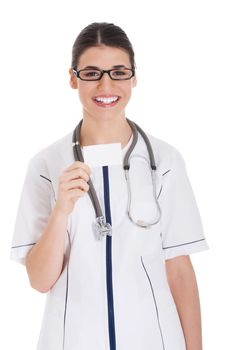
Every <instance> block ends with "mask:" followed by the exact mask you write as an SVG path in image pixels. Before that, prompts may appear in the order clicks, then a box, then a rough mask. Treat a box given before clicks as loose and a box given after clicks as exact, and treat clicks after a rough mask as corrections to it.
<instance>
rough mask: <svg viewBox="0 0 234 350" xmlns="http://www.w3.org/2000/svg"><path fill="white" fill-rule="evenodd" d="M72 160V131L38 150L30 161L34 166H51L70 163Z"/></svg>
mask: <svg viewBox="0 0 234 350" xmlns="http://www.w3.org/2000/svg"><path fill="white" fill-rule="evenodd" d="M72 161H73V150H72V132H69V133H68V134H66V135H65V136H63V137H61V138H59V139H57V140H56V141H54V142H52V143H50V144H48V145H47V146H45V147H43V148H42V149H40V150H39V151H38V152H36V153H35V154H34V155H33V156H32V157H31V158H30V161H29V163H30V164H31V165H32V166H34V167H40V168H41V167H46V168H50V167H51V166H56V164H63V166H65V165H66V164H68V165H69V164H70V163H71V162H72Z"/></svg>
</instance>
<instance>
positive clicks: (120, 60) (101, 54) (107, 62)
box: [78, 45, 130, 69]
mask: <svg viewBox="0 0 234 350" xmlns="http://www.w3.org/2000/svg"><path fill="white" fill-rule="evenodd" d="M116 65H123V66H126V67H130V59H129V55H128V53H127V52H126V51H125V50H124V49H121V48H117V47H110V46H104V45H102V46H95V47H90V48H88V49H86V50H85V51H84V52H83V53H82V55H81V56H80V59H79V64H78V67H79V69H82V68H84V67H85V66H96V67H99V68H103V69H105V68H109V67H112V66H116Z"/></svg>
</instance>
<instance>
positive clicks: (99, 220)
mask: <svg viewBox="0 0 234 350" xmlns="http://www.w3.org/2000/svg"><path fill="white" fill-rule="evenodd" d="M126 120H127V122H128V123H129V125H130V127H131V129H132V132H133V140H132V143H131V145H130V147H129V149H128V150H127V152H126V154H125V157H124V160H123V169H124V171H125V178H126V182H127V188H128V204H127V213H128V217H129V219H130V220H131V221H132V222H133V224H135V225H137V226H140V227H142V228H150V227H151V226H153V225H156V224H157V223H158V222H159V221H160V218H161V208H160V206H159V203H158V199H157V193H156V169H157V168H156V164H155V158H154V154H153V150H152V146H151V144H150V141H149V139H148V137H147V135H146V134H145V132H144V131H143V130H142V129H141V128H140V127H139V126H138V125H137V124H136V123H135V122H133V121H131V120H129V119H127V118H126ZM82 122H83V119H81V121H80V122H79V124H78V125H77V126H76V128H75V130H74V132H73V137H72V146H73V154H74V158H75V160H76V161H80V162H84V158H83V154H82V151H81V147H80V128H81V125H82ZM138 132H139V133H140V135H141V136H142V138H143V139H144V142H145V144H146V147H147V150H148V154H149V160H150V166H151V178H152V186H153V195H154V200H155V203H156V207H157V213H156V215H155V218H154V219H153V220H152V221H151V222H146V221H144V220H134V219H133V216H132V215H131V188H130V178H129V169H130V161H129V158H130V155H131V153H132V151H133V149H134V147H135V145H136V143H137V140H138ZM88 185H89V191H88V194H89V197H90V199H91V202H92V204H93V207H94V210H95V213H96V221H95V222H94V223H93V229H94V232H95V235H96V236H97V238H98V239H102V238H103V237H105V236H107V235H108V236H112V228H111V225H110V224H109V223H108V222H106V220H105V217H104V215H103V213H102V209H101V206H100V203H99V200H98V198H97V194H96V191H95V189H94V186H93V183H92V180H91V179H89V181H88Z"/></svg>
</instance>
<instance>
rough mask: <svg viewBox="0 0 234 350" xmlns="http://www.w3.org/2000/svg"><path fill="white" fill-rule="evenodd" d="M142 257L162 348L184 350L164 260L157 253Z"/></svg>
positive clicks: (181, 332)
mask: <svg viewBox="0 0 234 350" xmlns="http://www.w3.org/2000/svg"><path fill="white" fill-rule="evenodd" d="M140 259H141V266H142V270H143V272H144V275H145V279H146V282H147V286H148V292H149V293H150V295H151V298H152V301H153V305H154V312H155V323H156V325H157V327H158V329H159V333H160V337H161V345H162V347H161V349H163V350H177V349H178V350H184V349H185V342H184V335H183V331H182V327H181V323H180V320H179V316H178V312H177V309H176V306H175V303H174V299H173V297H172V294H171V291H170V288H169V285H168V282H167V277H166V270H165V265H164V261H163V260H161V259H160V258H159V257H158V256H157V254H155V253H152V254H147V255H142V256H141V257H140Z"/></svg>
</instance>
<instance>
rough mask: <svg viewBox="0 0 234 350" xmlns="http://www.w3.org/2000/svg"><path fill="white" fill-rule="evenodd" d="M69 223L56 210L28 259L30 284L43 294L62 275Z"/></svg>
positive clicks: (65, 217)
mask: <svg viewBox="0 0 234 350" xmlns="http://www.w3.org/2000/svg"><path fill="white" fill-rule="evenodd" d="M67 221H68V215H66V214H63V213H62V212H59V211H57V209H56V208H55V209H54V210H53V212H52V214H51V216H50V218H49V222H48V226H47V228H46V229H45V231H44V232H43V233H42V236H41V238H40V240H39V241H38V242H37V244H36V245H35V246H34V247H33V248H32V249H31V250H30V251H29V253H28V255H27V257H26V268H27V272H28V276H29V281H30V284H31V286H32V287H33V288H34V289H36V290H38V291H40V292H42V293H46V292H48V291H49V289H50V288H51V287H52V286H53V284H54V283H55V282H56V281H57V279H58V277H59V276H60V274H61V271H62V267H63V260H64V246H65V245H64V242H65V236H66V230H67Z"/></svg>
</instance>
